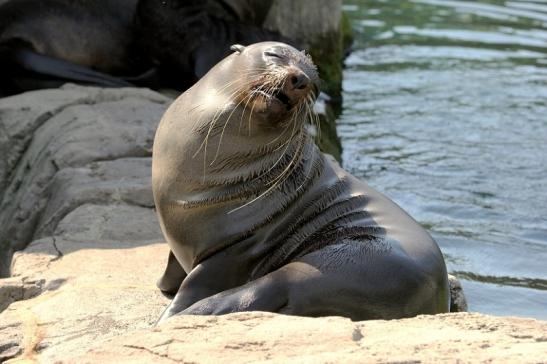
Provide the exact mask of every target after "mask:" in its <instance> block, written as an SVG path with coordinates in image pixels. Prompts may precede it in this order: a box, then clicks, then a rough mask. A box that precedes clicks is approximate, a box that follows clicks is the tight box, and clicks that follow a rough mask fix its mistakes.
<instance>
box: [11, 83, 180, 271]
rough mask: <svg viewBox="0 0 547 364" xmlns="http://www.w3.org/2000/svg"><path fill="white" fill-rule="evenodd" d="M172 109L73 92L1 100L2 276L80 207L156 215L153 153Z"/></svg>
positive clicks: (121, 94) (142, 97)
mask: <svg viewBox="0 0 547 364" xmlns="http://www.w3.org/2000/svg"><path fill="white" fill-rule="evenodd" d="M170 101H171V100H170V99H167V98H165V97H163V96H161V95H160V94H158V93H155V92H151V91H148V90H144V89H99V88H86V87H78V86H71V85H67V86H65V87H63V89H59V90H44V91H35V92H29V93H26V94H23V95H18V96H14V97H9V98H4V99H0V154H1V155H2V156H3V158H2V159H1V160H0V226H1V227H2V229H1V230H0V257H3V258H4V259H0V260H1V261H2V262H0V276H2V275H3V276H6V275H7V273H8V272H7V265H8V263H9V257H10V256H11V254H12V252H13V251H16V250H20V249H22V248H24V247H25V246H26V245H28V244H29V243H30V242H31V241H32V240H34V239H38V238H41V237H44V236H48V235H50V234H51V233H52V231H54V229H55V227H56V225H57V224H58V223H59V221H60V220H61V219H62V218H63V216H65V215H66V214H68V213H69V212H70V211H72V210H74V209H75V208H77V207H78V206H80V205H82V204H85V203H95V204H110V203H119V204H128V205H137V206H148V207H152V205H153V203H152V197H151V193H150V181H149V180H150V178H149V176H150V156H151V150H152V149H151V148H152V143H153V138H154V132H155V128H156V125H157V123H158V121H159V119H160V118H161V115H162V114H163V111H164V110H165V108H166V107H167V105H168V104H169V103H170ZM6 258H8V259H6Z"/></svg>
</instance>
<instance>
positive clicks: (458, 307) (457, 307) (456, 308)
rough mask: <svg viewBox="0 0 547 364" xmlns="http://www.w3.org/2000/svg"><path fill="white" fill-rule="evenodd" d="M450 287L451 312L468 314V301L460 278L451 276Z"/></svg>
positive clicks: (449, 279) (449, 276) (449, 278)
mask: <svg viewBox="0 0 547 364" xmlns="http://www.w3.org/2000/svg"><path fill="white" fill-rule="evenodd" d="M448 285H449V286H450V312H467V299H466V298H465V295H464V293H463V288H462V284H461V283H460V281H459V280H458V278H456V277H454V276H453V275H452V274H449V275H448Z"/></svg>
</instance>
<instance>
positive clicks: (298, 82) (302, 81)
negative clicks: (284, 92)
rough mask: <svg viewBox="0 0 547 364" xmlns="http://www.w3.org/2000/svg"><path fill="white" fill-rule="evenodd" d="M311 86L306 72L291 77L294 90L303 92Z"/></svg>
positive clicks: (296, 73)
mask: <svg viewBox="0 0 547 364" xmlns="http://www.w3.org/2000/svg"><path fill="white" fill-rule="evenodd" d="M309 84H310V78H309V77H308V76H307V75H306V74H305V73H304V72H295V73H293V74H292V75H291V85H292V88H293V90H303V89H305V88H307V87H308V85H309Z"/></svg>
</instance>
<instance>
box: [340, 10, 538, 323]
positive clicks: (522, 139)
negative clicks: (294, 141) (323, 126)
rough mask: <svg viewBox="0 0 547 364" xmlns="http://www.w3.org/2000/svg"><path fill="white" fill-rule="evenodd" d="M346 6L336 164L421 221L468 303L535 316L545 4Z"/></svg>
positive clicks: (488, 309)
mask: <svg viewBox="0 0 547 364" xmlns="http://www.w3.org/2000/svg"><path fill="white" fill-rule="evenodd" d="M345 10H346V12H347V13H348V15H349V16H350V18H351V20H352V24H353V26H354V28H355V30H356V44H355V48H356V49H355V51H354V52H353V53H352V55H351V56H350V57H349V58H348V60H347V69H346V74H345V80H346V81H345V83H344V92H345V94H344V97H345V109H344V113H343V115H342V118H341V120H340V122H339V133H340V135H341V137H342V141H343V145H344V148H345V150H344V156H343V157H344V161H345V166H346V167H347V168H348V169H349V170H351V171H352V172H353V173H354V174H356V175H358V176H360V177H361V178H363V179H364V180H366V181H367V182H368V183H369V184H371V185H372V186H374V187H376V188H378V189H379V190H381V191H383V192H385V193H386V194H388V195H389V196H390V197H391V198H393V199H394V200H396V201H397V202H398V203H399V204H400V205H401V206H403V208H405V209H406V210H408V211H409V212H410V213H411V214H412V215H413V216H414V217H415V218H417V220H419V221H420V222H421V223H422V224H424V225H425V226H426V227H427V228H428V229H429V231H431V232H432V234H433V235H434V236H435V238H436V239H437V240H438V241H439V243H440V245H441V248H442V250H443V252H444V253H445V255H446V258H447V262H448V266H449V270H450V271H452V272H456V273H457V274H459V275H460V277H461V278H462V279H463V284H464V289H466V290H467V294H468V299H469V301H470V308H471V309H472V310H476V311H481V312H487V313H495V314H511V315H515V314H517V315H521V316H535V317H538V318H544V319H545V318H547V289H546V287H547V283H546V282H547V264H546V263H545V262H547V142H546V141H547V2H544V1H542V2H540V1H537V0H536V1H494V0H492V1H488V2H486V1H485V2H476V1H449V0H442V1H441V0H438V1H436V0H415V1H380V0H375V1H372V0H370V1H358V0H351V1H349V0H348V1H345ZM515 294H518V295H519V297H518V298H515V297H509V296H511V295H515ZM540 302H543V305H541V304H539V303H540ZM515 305H518V307H517V306H515Z"/></svg>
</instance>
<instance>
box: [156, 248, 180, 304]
mask: <svg viewBox="0 0 547 364" xmlns="http://www.w3.org/2000/svg"><path fill="white" fill-rule="evenodd" d="M184 278H186V272H185V271H184V269H182V266H181V265H180V263H179V262H178V260H177V258H175V255H174V254H173V252H172V251H169V258H167V266H166V267H165V272H164V273H163V275H162V276H161V278H160V279H158V282H157V283H156V285H157V286H158V288H159V289H160V290H161V291H162V292H163V294H165V295H166V296H168V297H170V298H172V297H173V296H174V295H175V294H176V293H177V291H178V290H179V288H180V285H181V284H182V281H184Z"/></svg>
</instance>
